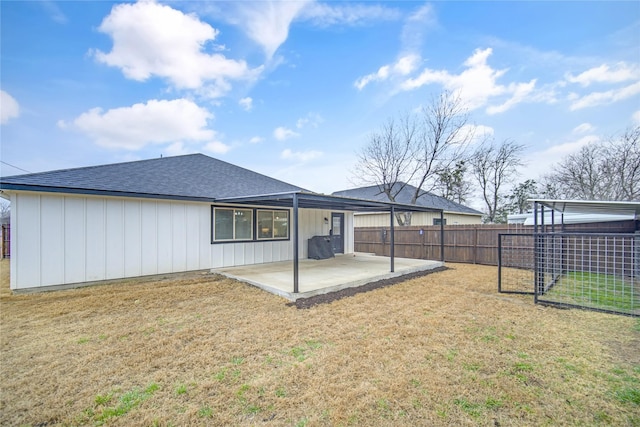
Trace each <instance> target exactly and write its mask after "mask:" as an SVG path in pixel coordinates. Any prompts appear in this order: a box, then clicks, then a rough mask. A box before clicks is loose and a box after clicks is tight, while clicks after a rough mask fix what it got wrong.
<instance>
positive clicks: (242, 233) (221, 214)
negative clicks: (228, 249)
mask: <svg viewBox="0 0 640 427" xmlns="http://www.w3.org/2000/svg"><path fill="white" fill-rule="evenodd" d="M213 217H214V219H213V224H214V225H213V240H214V241H224V240H253V211H252V210H251V209H228V208H214V210H213Z"/></svg>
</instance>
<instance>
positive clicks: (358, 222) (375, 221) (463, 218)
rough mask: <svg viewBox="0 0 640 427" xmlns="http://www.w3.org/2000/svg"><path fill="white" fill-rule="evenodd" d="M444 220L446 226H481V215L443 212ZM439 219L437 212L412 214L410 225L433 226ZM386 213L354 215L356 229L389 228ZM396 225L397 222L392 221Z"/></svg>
mask: <svg viewBox="0 0 640 427" xmlns="http://www.w3.org/2000/svg"><path fill="white" fill-rule="evenodd" d="M444 218H445V221H446V224H447V225H463V224H465V225H466V224H481V223H482V215H474V214H463V213H454V212H445V213H444ZM439 219H440V213H439V212H414V213H413V214H411V225H425V226H427V225H434V220H439ZM389 222H390V221H389V214H388V213H357V214H355V226H356V227H389ZM394 224H395V225H398V220H397V219H395V220H394Z"/></svg>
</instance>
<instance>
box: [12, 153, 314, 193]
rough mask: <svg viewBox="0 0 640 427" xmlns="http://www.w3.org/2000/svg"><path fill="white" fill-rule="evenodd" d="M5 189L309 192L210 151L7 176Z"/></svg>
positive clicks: (137, 191)
mask: <svg viewBox="0 0 640 427" xmlns="http://www.w3.org/2000/svg"><path fill="white" fill-rule="evenodd" d="M0 188H2V189H7V190H30V191H50V192H65V193H80V194H102V195H114V196H118V195H120V196H139V197H160V198H172V199H184V200H214V199H221V198H226V197H247V196H256V195H263V194H275V193H286V192H295V191H304V189H302V188H300V187H297V186H295V185H291V184H287V183H286V182H283V181H279V180H277V179H274V178H270V177H268V176H266V175H262V174H259V173H257V172H253V171H250V170H248V169H244V168H241V167H239V166H235V165H232V164H231V163H227V162H223V161H221V160H218V159H214V158H212V157H208V156H205V155H204V154H189V155H185V156H175V157H161V158H157V159H150V160H140V161H135V162H126V163H115V164H110V165H101V166H89V167H83V168H76V169H63V170H57V171H51V172H41V173H33V174H27V175H15V176H9V177H2V178H0Z"/></svg>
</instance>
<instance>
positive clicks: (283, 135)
mask: <svg viewBox="0 0 640 427" xmlns="http://www.w3.org/2000/svg"><path fill="white" fill-rule="evenodd" d="M296 136H300V134H299V133H297V132H294V131H293V130H291V129H289V128H286V127H284V126H279V127H277V128H275V130H274V131H273V137H274V138H275V139H277V140H278V141H284V140H287V139H289V138H293V137H296Z"/></svg>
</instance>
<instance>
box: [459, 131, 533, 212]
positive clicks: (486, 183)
mask: <svg viewBox="0 0 640 427" xmlns="http://www.w3.org/2000/svg"><path fill="white" fill-rule="evenodd" d="M523 150H524V145H521V144H517V143H516V142H514V141H512V140H505V141H503V142H502V144H500V145H496V144H495V142H494V141H485V142H484V143H483V144H481V145H480V146H479V147H478V148H477V149H476V151H475V152H474V155H473V157H472V160H471V168H472V173H473V176H474V177H475V179H476V181H477V183H478V185H479V186H480V190H481V192H482V199H483V201H484V203H485V206H486V217H485V221H486V222H490V223H495V222H504V221H505V220H506V206H505V204H504V201H505V197H504V194H503V193H504V187H505V186H507V185H508V184H509V183H510V182H511V181H512V179H513V178H514V177H515V176H516V175H517V173H518V167H519V166H522V165H523V162H522V160H521V158H520V155H521V154H522V151H523Z"/></svg>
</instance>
